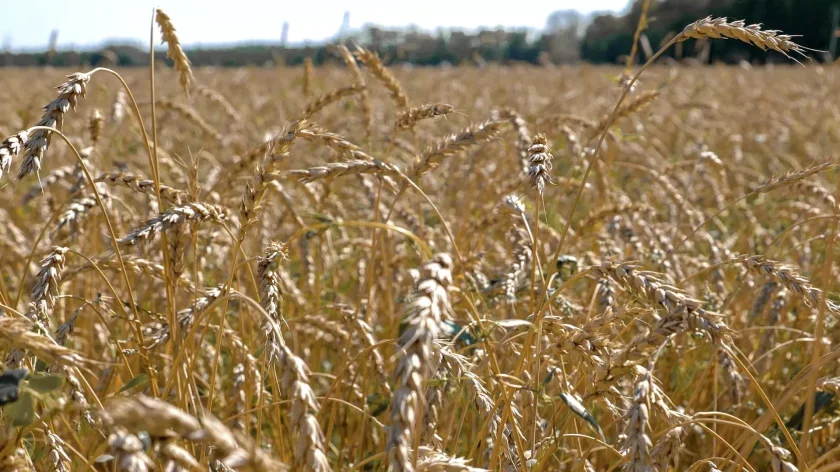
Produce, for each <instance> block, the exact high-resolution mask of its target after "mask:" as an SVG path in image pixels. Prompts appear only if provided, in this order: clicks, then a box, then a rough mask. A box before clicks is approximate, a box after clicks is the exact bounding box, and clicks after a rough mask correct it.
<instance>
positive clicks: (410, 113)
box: [394, 103, 454, 129]
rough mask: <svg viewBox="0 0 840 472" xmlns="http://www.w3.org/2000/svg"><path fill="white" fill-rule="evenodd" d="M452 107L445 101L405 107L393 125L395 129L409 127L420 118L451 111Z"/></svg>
mask: <svg viewBox="0 0 840 472" xmlns="http://www.w3.org/2000/svg"><path fill="white" fill-rule="evenodd" d="M453 110H454V108H453V107H452V105H448V104H446V103H428V104H426V105H421V106H419V107H413V108H407V109H405V110H403V111H401V112H400V114H399V115H398V116H397V122H396V124H395V125H394V127H395V128H397V129H410V128H413V127H414V125H415V124H416V123H417V122H418V121H420V120H426V119H429V118H434V117H436V116H442V115H447V114H449V113H452V111H453Z"/></svg>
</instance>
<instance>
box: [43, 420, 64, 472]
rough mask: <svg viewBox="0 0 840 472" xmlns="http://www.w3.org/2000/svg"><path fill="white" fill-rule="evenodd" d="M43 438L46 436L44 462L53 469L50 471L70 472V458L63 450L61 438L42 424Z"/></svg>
mask: <svg viewBox="0 0 840 472" xmlns="http://www.w3.org/2000/svg"><path fill="white" fill-rule="evenodd" d="M44 436H46V443H47V451H46V453H47V457H46V460H47V461H48V462H49V463H50V465H51V466H52V467H53V469H52V470H55V471H56V472H70V464H71V460H70V456H69V455H67V452H66V451H65V450H64V447H65V444H64V440H63V439H61V436H58V435H57V434H55V433H54V432H52V431H51V430H50V428H49V427H48V426H47V425H46V423H45V424H44Z"/></svg>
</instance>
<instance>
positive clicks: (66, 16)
mask: <svg viewBox="0 0 840 472" xmlns="http://www.w3.org/2000/svg"><path fill="white" fill-rule="evenodd" d="M626 4H627V0H515V1H512V0H483V1H476V0H420V1H410V2H402V1H399V0H396V1H395V0H391V1H388V0H316V1H307V0H303V1H301V0H285V1H284V0H263V1H259V0H233V1H230V0H228V1H220V0H204V1H199V0H180V1H175V0H170V1H167V0H158V1H147V0H73V1H71V2H66V1H58V0H0V18H3V21H2V22H0V34H2V38H3V41H4V43H6V42H8V43H10V44H11V46H12V50H20V49H44V48H46V45H47V43H48V41H49V36H50V32H51V31H52V30H53V29H57V30H58V31H59V33H58V46H59V48H60V49H64V48H68V47H70V46H74V47H79V46H81V47H90V46H95V45H97V44H101V43H102V42H103V41H107V40H136V41H144V42H148V40H149V21H150V19H151V12H152V9H153V8H154V7H156V6H160V7H161V8H163V10H164V11H165V12H167V13H168V14H169V16H171V17H172V21H173V23H174V24H175V27H176V28H177V29H178V35H179V36H180V38H181V41H182V42H183V43H184V44H186V45H195V44H199V43H204V44H208V43H230V42H240V41H278V40H279V39H280V34H281V30H282V25H283V22H284V21H288V22H289V25H290V28H289V41H290V42H300V41H305V40H311V41H321V40H324V39H326V38H329V37H331V36H333V35H335V34H336V33H337V32H338V30H339V27H340V26H341V21H342V17H343V15H344V12H345V11H347V10H349V11H350V26H351V28H354V29H355V28H359V27H361V26H362V25H363V24H365V23H375V24H380V25H385V26H405V25H408V24H409V23H413V24H416V25H417V26H419V27H421V28H423V29H429V30H433V29H434V28H435V27H438V26H442V27H461V28H477V27H480V26H490V27H494V26H507V27H515V26H525V27H531V28H542V27H543V26H545V20H546V18H547V17H548V15H549V14H550V13H551V12H552V11H555V10H564V9H577V10H580V11H582V12H584V13H588V12H592V11H600V10H619V9H621V8H623V7H624V6H625V5H626Z"/></svg>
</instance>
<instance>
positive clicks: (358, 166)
mask: <svg viewBox="0 0 840 472" xmlns="http://www.w3.org/2000/svg"><path fill="white" fill-rule="evenodd" d="M360 174H373V175H390V176H399V175H401V174H400V170H399V168H397V166H395V165H393V164H388V163H387V162H382V161H359V160H352V161H344V162H331V163H329V164H326V165H323V166H318V167H310V168H309V169H300V170H290V171H287V172H285V173H284V174H283V176H284V177H286V178H298V179H299V180H300V181H301V182H303V183H309V182H314V181H316V180H330V179H334V178H337V177H343V176H346V175H360Z"/></svg>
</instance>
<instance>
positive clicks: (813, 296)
mask: <svg viewBox="0 0 840 472" xmlns="http://www.w3.org/2000/svg"><path fill="white" fill-rule="evenodd" d="M737 261H738V262H740V263H742V264H743V265H744V267H746V268H747V269H748V270H750V271H751V272H754V273H756V274H758V275H760V276H762V277H764V278H765V279H768V280H770V281H773V282H778V283H781V284H782V285H784V286H785V287H787V288H788V290H790V291H791V292H793V293H795V294H796V295H798V296H800V297H802V298H804V299H805V303H807V304H808V305H811V306H817V304H819V302H820V300H822V299H823V298H825V294H824V293H823V291H822V290H820V289H818V288H817V287H814V286H813V285H812V284H811V282H810V281H809V280H808V279H807V278H805V277H803V276H802V275H800V274H799V272H798V271H797V269H796V268H795V267H790V266H787V265H785V264H782V263H781V262H777V261H773V260H770V259H766V258H764V257H763V256H746V255H742V256H739V257H738V258H737ZM826 306H827V308H828V310H829V311H831V312H833V313H840V306H838V305H837V303H835V302H833V301H831V300H826Z"/></svg>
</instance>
